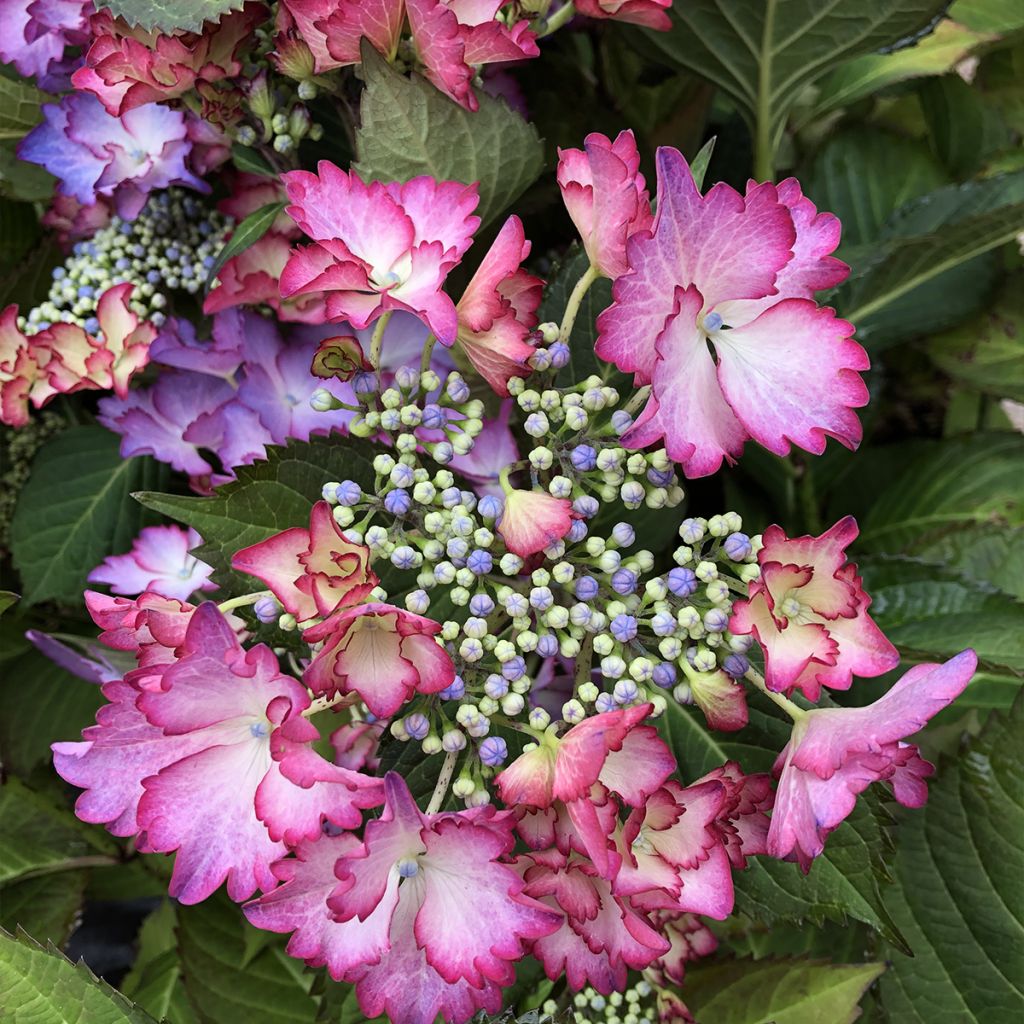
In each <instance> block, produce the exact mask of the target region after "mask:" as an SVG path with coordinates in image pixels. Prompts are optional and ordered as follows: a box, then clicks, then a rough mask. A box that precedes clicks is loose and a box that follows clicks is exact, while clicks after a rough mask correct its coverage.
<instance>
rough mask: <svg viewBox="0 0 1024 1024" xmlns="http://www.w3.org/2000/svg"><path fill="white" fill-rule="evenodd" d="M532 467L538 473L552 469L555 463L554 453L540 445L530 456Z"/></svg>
mask: <svg viewBox="0 0 1024 1024" xmlns="http://www.w3.org/2000/svg"><path fill="white" fill-rule="evenodd" d="M529 459H530V465H531V466H533V468H534V469H536V470H538V471H543V470H546V469H550V468H551V467H552V465H553V464H554V461H555V456H554V453H553V452H552V451H551V449H550V448H545V447H544V446H543V445H540V446H539V447H537V448H534V449H533V450H532V451H531V452H530V455H529Z"/></svg>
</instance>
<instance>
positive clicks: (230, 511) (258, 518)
mask: <svg viewBox="0 0 1024 1024" xmlns="http://www.w3.org/2000/svg"><path fill="white" fill-rule="evenodd" d="M267 451H268V458H267V460H266V461H264V462H257V463H254V464H253V465H251V466H242V467H240V468H239V469H238V471H237V477H238V479H237V480H233V481H232V482H231V483H229V484H225V485H224V486H223V487H218V488H217V490H216V492H215V493H214V494H213V495H212V496H211V497H209V498H196V497H185V496H181V495H176V494H156V493H153V492H140V493H137V494H136V495H135V498H136V499H137V500H138V501H139V502H141V503H142V504H143V505H145V506H146V507H147V508H150V509H153V510H154V511H156V512H162V513H163V514H164V515H167V516H170V517H171V518H172V519H177V520H178V521H179V522H181V523H185V524H187V525H188V526H193V527H195V528H196V529H197V530H198V531H199V533H200V534H201V535H202V537H203V540H204V541H205V543H204V544H203V546H202V547H201V548H199V549H198V551H199V555H200V557H201V558H203V559H205V561H207V562H209V563H210V565H212V566H213V567H214V568H215V569H217V570H218V571H220V572H221V573H222V574H223V573H226V572H227V570H228V569H229V568H230V565H231V556H232V555H233V554H234V553H235V552H236V551H238V550H239V549H240V548H244V547H247V546H248V545H250V544H258V543H259V542H260V541H262V540H266V539H267V537H269V536H271V535H272V534H275V533H279V532H280V531H281V530H286V529H288V527H290V526H302V525H308V523H309V510H310V508H312V506H313V504H314V502H316V501H317V499H318V498H319V497H320V492H321V490H322V488H323V485H324V484H325V483H327V482H328V481H329V480H345V479H350V480H355V481H356V482H357V483H358V484H360V485H361V486H363V487H364V488H371V487H372V486H373V482H374V472H373V457H374V455H375V454H376V452H375V450H374V446H373V444H372V443H371V442H369V441H356V440H353V439H350V438H346V437H332V438H327V439H317V440H314V441H310V442H309V443H306V442H298V441H296V442H293V443H292V444H290V445H288V446H287V447H285V448H268V449H267ZM219 579H220V581H221V582H222V583H226V582H227V577H226V576H225V575H221V576H220V577H219Z"/></svg>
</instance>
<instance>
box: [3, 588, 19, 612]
mask: <svg viewBox="0 0 1024 1024" xmlns="http://www.w3.org/2000/svg"><path fill="white" fill-rule="evenodd" d="M20 600H21V595H20V594H15V593H13V592H12V591H10V590H0V615H3V613H4V612H5V611H7V609H8V608H12V607H13V606H14V605H16V604H17V603H18V601H20Z"/></svg>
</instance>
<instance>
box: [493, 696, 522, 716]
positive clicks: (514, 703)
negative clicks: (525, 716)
mask: <svg viewBox="0 0 1024 1024" xmlns="http://www.w3.org/2000/svg"><path fill="white" fill-rule="evenodd" d="M499 704H500V705H501V711H502V714H505V715H508V717H509V718H515V717H516V715H518V714H520V713H521V712H522V710H523V708H525V707H526V698H525V697H524V696H523V695H522V694H521V693H506V694H505V696H504V697H502V698H501V700H500V701H499Z"/></svg>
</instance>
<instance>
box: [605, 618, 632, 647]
mask: <svg viewBox="0 0 1024 1024" xmlns="http://www.w3.org/2000/svg"><path fill="white" fill-rule="evenodd" d="M609 628H610V629H611V631H612V636H614V637H615V639H616V640H618V641H619V643H622V644H627V643H629V641H630V640H632V639H633V637H635V636H636V619H634V618H633V616H632V615H616V616H615V618H614V619H612V623H611V626H610V627H609Z"/></svg>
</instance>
